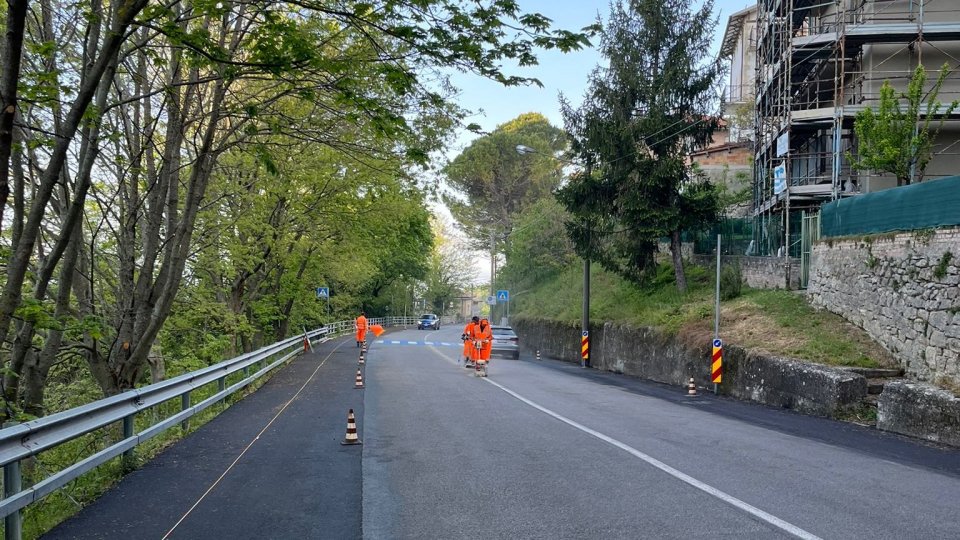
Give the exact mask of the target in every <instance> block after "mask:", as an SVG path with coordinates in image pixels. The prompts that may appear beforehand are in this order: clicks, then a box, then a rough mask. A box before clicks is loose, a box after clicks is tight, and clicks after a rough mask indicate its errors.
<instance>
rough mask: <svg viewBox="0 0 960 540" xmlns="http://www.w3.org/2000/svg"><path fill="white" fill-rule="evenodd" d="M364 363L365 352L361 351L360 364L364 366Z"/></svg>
mask: <svg viewBox="0 0 960 540" xmlns="http://www.w3.org/2000/svg"><path fill="white" fill-rule="evenodd" d="M363 364H364V361H363V353H360V365H361V366H362V365H363Z"/></svg>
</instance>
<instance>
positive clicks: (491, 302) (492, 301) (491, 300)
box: [487, 294, 497, 306]
mask: <svg viewBox="0 0 960 540" xmlns="http://www.w3.org/2000/svg"><path fill="white" fill-rule="evenodd" d="M487 304H489V305H491V306H495V305H497V297H496V296H494V295H492V294H491V295H490V296H488V297H487Z"/></svg>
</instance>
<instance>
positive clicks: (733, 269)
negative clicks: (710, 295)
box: [720, 262, 743, 300]
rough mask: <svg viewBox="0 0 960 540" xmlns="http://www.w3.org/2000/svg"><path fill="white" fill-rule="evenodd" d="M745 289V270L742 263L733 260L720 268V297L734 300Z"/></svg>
mask: <svg viewBox="0 0 960 540" xmlns="http://www.w3.org/2000/svg"><path fill="white" fill-rule="evenodd" d="M742 290H743V272H741V270H740V263H738V262H733V263H730V264H727V265H725V266H722V267H721V268H720V298H721V299H722V300H733V299H734V298H737V297H739V296H740V293H741V292H742Z"/></svg>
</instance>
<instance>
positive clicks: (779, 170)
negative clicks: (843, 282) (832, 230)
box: [724, 0, 960, 280]
mask: <svg viewBox="0 0 960 540" xmlns="http://www.w3.org/2000/svg"><path fill="white" fill-rule="evenodd" d="M750 9H755V13H756V26H755V30H754V29H751V31H750V33H745V32H744V31H743V30H744V28H745V27H746V24H747V22H746V21H747V20H748V18H749V16H750V14H751V12H750ZM750 9H748V10H744V11H743V12H740V13H739V14H735V15H734V16H731V24H730V25H728V28H727V35H726V37H725V40H724V46H727V47H731V51H733V50H734V49H736V50H739V49H737V47H738V46H741V45H742V44H743V43H744V40H746V45H745V47H746V49H745V50H746V51H748V52H749V51H750V50H753V51H755V53H754V54H755V60H754V61H755V65H756V71H755V80H754V90H753V92H752V93H750V94H748V93H746V92H744V91H743V90H742V89H740V88H737V89H736V90H739V93H737V92H735V91H734V90H735V89H734V85H735V84H736V85H742V84H743V83H742V82H741V81H742V79H740V80H738V81H731V89H730V90H729V91H728V96H729V97H728V101H730V102H734V97H735V95H736V97H737V98H738V99H739V101H740V102H752V104H753V110H754V114H755V120H754V125H753V128H754V130H755V132H754V137H753V140H754V143H753V144H754V163H753V167H754V183H753V200H754V204H753V216H754V225H753V237H754V243H753V245H751V249H752V251H753V253H752V254H755V255H773V256H777V255H782V256H793V257H801V256H802V254H803V253H804V251H805V249H806V248H808V247H809V244H810V239H809V236H810V235H811V234H814V233H815V231H814V230H813V227H815V225H813V222H812V221H811V222H808V221H807V220H805V219H804V218H805V217H806V218H812V216H813V215H814V214H815V213H816V211H817V210H818V209H819V207H820V205H821V204H823V203H824V202H828V201H831V200H836V199H839V198H842V197H851V196H856V195H858V194H861V193H869V192H874V191H879V190H883V189H887V188H890V187H895V186H896V185H897V181H896V178H894V177H892V176H890V175H885V174H882V173H876V172H872V171H862V170H856V169H854V168H853V167H852V166H851V161H852V159H856V157H855V156H856V155H857V141H856V137H855V136H854V130H853V123H854V119H855V117H856V114H857V113H858V112H860V111H862V110H863V109H865V108H867V107H875V106H876V105H877V101H878V98H879V95H880V88H881V86H882V85H883V83H884V81H890V83H891V84H892V85H893V87H894V88H896V89H898V90H905V89H906V86H907V84H908V83H909V81H910V79H911V77H912V75H913V71H914V70H915V68H916V67H917V66H918V65H923V66H925V69H926V71H927V73H928V81H929V80H936V77H937V75H938V72H939V70H940V68H941V66H943V65H944V64H947V65H948V66H949V68H950V69H951V70H953V71H951V73H950V74H949V76H948V78H947V80H946V82H945V84H944V86H943V88H942V89H941V91H940V98H939V99H940V101H943V102H951V101H954V100H957V99H958V98H960V75H958V73H957V72H956V70H957V68H958V66H960V60H958V58H960V2H958V0H829V1H824V0H760V2H759V3H758V4H757V6H756V7H755V8H750ZM738 16H740V18H741V19H742V21H739V22H736V23H735V21H734V18H735V17H738ZM731 26H732V27H733V29H734V30H736V29H737V28H739V29H740V32H739V33H737V32H731ZM728 40H729V43H728ZM751 41H752V42H751ZM741 63H743V61H742V60H741ZM741 71H742V70H741ZM921 111H923V109H921ZM958 120H960V113H954V114H952V115H951V117H950V118H948V121H947V123H946V124H945V125H944V127H943V129H942V130H941V132H940V134H939V136H938V138H937V140H935V141H934V147H933V153H934V156H933V159H932V160H931V162H930V164H929V165H928V167H927V169H926V174H925V177H924V178H923V179H922V180H930V179H936V178H940V177H946V176H951V175H955V174H957V172H958V169H960V167H958V166H957V164H956V158H955V156H956V154H957V153H958V151H960V144H958V136H960V125H958V122H957V121H958ZM915 180H916V181H919V180H921V179H919V178H917V179H915ZM805 229H808V230H805ZM805 233H806V234H805ZM787 279H788V280H789V276H787Z"/></svg>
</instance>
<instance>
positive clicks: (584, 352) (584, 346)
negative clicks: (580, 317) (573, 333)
mask: <svg viewBox="0 0 960 540" xmlns="http://www.w3.org/2000/svg"><path fill="white" fill-rule="evenodd" d="M589 363H590V332H589V331H587V330H584V331H583V333H582V334H581V337H580V365H581V366H582V367H586V366H587V365H589Z"/></svg>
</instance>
